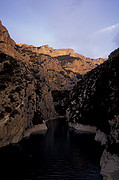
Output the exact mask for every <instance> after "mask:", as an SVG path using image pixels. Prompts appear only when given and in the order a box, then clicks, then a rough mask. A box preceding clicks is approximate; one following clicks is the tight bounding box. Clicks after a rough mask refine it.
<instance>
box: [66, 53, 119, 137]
mask: <svg viewBox="0 0 119 180" xmlns="http://www.w3.org/2000/svg"><path fill="white" fill-rule="evenodd" d="M118 59H119V57H116V58H115V57H113V58H112V56H110V57H109V59H108V60H107V61H106V62H104V63H103V64H102V65H100V66H99V67H97V68H95V69H94V70H92V71H90V72H89V73H87V74H86V75H85V76H84V77H83V78H82V80H81V81H80V82H78V84H77V85H76V86H75V87H74V89H73V90H72V92H71V94H70V99H71V102H70V106H69V109H68V110H67V112H68V114H69V116H68V120H69V121H72V122H79V123H82V124H90V125H96V126H97V127H98V128H99V129H100V130H102V131H103V132H106V133H107V134H108V133H109V132H110V125H109V120H112V119H113V118H114V116H115V115H116V116H117V115H118V112H119V106H118V103H119V98H118V93H119V91H118V89H119V82H118V79H119V61H118Z"/></svg>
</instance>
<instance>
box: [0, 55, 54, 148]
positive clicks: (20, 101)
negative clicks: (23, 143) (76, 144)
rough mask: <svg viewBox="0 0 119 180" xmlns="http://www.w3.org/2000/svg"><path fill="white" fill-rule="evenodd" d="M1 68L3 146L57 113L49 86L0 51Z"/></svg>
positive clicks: (1, 134) (0, 138)
mask: <svg viewBox="0 0 119 180" xmlns="http://www.w3.org/2000/svg"><path fill="white" fill-rule="evenodd" d="M0 67H1V68H0V146H5V145H7V144H9V143H15V142H18V141H19V140H20V139H22V138H23V137H24V135H25V133H26V132H27V130H29V129H31V128H32V127H33V126H34V125H36V124H40V123H43V120H46V119H50V118H57V114H56V112H55V108H54V106H53V99H52V96H51V90H49V87H47V85H46V84H45V82H43V83H39V79H37V78H35V77H34V76H33V74H32V73H31V72H30V71H29V69H28V68H27V67H26V66H25V65H24V64H23V63H22V62H21V61H18V60H16V59H14V58H12V57H11V56H8V55H6V54H4V53H0Z"/></svg>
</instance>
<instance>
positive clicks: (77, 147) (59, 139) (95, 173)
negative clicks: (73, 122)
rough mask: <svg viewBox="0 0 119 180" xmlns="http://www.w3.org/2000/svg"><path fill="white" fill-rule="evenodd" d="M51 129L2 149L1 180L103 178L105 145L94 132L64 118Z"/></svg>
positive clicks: (53, 121) (50, 127)
mask: <svg viewBox="0 0 119 180" xmlns="http://www.w3.org/2000/svg"><path fill="white" fill-rule="evenodd" d="M47 126H48V128H49V129H48V131H47V132H46V133H42V134H37V135H36V134H35V135H31V136H30V138H29V139H26V140H22V141H21V142H20V143H18V144H16V145H10V146H7V147H4V148H1V149H0V180H38V179H41V180H42V179H45V180H48V179H50V180H55V179H56V180H101V177H100V175H99V172H100V167H99V161H100V156H101V153H102V148H101V147H100V145H99V144H98V143H96V142H95V141H94V140H93V138H94V136H93V135H86V134H79V133H76V132H75V131H74V130H71V129H69V128H68V127H67V125H66V123H65V121H64V120H52V121H49V122H48V123H47Z"/></svg>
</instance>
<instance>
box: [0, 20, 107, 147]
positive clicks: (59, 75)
mask: <svg viewBox="0 0 119 180" xmlns="http://www.w3.org/2000/svg"><path fill="white" fill-rule="evenodd" d="M103 61H105V59H97V60H92V59H89V58H85V57H84V56H82V55H79V54H76V53H75V52H74V50H72V49H53V48H51V47H49V46H48V45H45V46H40V47H34V46H29V45H25V44H24V45H17V44H16V43H15V41H13V40H12V39H11V37H10V35H9V33H8V31H7V29H6V28H5V27H4V26H3V25H2V23H1V21H0V75H1V76H0V97H1V98H0V101H1V103H0V140H1V141H0V143H1V145H0V146H3V145H6V144H9V143H11V142H17V141H19V140H20V139H21V138H22V137H23V136H24V134H25V133H26V130H27V131H28V130H30V129H31V128H32V127H34V125H38V124H39V123H42V122H43V120H47V119H54V118H57V117H58V116H59V115H61V116H62V115H64V114H65V109H66V108H67V100H68V94H69V91H70V90H71V89H72V87H73V86H74V85H75V84H76V83H77V81H78V80H79V79H81V77H82V75H83V74H84V73H85V72H87V71H89V70H90V69H92V68H94V67H95V66H97V65H98V64H100V63H102V62H103ZM96 62H97V64H96ZM81 64H82V65H81ZM76 68H77V69H76ZM84 68H85V70H84ZM12 127H14V128H12Z"/></svg>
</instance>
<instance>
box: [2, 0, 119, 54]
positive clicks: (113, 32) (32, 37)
mask: <svg viewBox="0 0 119 180" xmlns="http://www.w3.org/2000/svg"><path fill="white" fill-rule="evenodd" d="M118 9H119V0H4V1H1V2H0V19H1V21H2V23H3V25H4V26H6V28H7V29H8V31H9V33H10V36H11V37H12V38H13V39H14V40H15V42H16V43H17V44H19V43H25V44H29V45H31V44H32V45H34V46H41V45H45V44H48V45H49V46H51V47H53V48H72V49H74V50H75V52H77V53H79V54H82V55H84V56H87V57H91V58H98V57H108V55H109V54H110V53H111V52H112V51H113V50H115V49H116V48H118V47H119V10H118Z"/></svg>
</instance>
